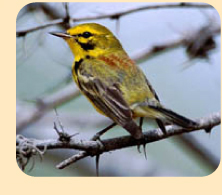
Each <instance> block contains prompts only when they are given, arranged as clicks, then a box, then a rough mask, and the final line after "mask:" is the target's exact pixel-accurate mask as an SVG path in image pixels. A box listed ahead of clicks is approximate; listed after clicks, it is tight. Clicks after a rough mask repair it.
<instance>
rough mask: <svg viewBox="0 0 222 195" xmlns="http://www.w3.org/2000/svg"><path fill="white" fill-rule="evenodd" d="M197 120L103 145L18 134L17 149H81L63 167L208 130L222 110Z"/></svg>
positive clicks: (218, 122) (216, 121)
mask: <svg viewBox="0 0 222 195" xmlns="http://www.w3.org/2000/svg"><path fill="white" fill-rule="evenodd" d="M195 121H196V122H197V124H198V125H197V126H196V127H194V128H192V129H189V130H188V129H184V128H182V127H179V126H176V125H168V126H166V130H167V135H164V134H162V133H161V132H160V131H159V129H154V130H151V131H147V132H145V133H144V139H143V140H135V139H133V138H132V137H131V136H122V137H118V138H112V139H105V140H102V145H101V143H99V142H97V141H83V140H77V139H75V138H73V139H70V141H68V142H61V141H59V140H33V139H27V138H24V137H22V139H21V136H17V139H16V145H17V146H16V151H17V153H19V154H26V151H32V150H28V148H29V147H31V148H36V149H37V150H44V149H45V150H50V149H61V148H69V149H76V150H81V152H80V153H78V154H76V155H74V156H72V157H70V158H68V159H66V160H65V161H63V162H61V163H60V164H58V165H57V168H59V169H63V168H65V167H67V166H68V165H70V164H72V163H74V162H76V161H78V160H80V159H83V158H85V157H87V156H95V155H100V154H102V153H104V152H109V151H113V150H118V149H122V148H127V147H132V146H137V145H141V144H147V143H151V142H156V141H160V140H162V139H166V138H168V137H172V136H175V135H180V134H183V133H188V132H193V131H198V130H201V129H208V130H209V129H212V128H213V127H215V126H217V125H219V124H220V123H221V115H220V112H217V113H213V114H210V115H209V116H207V117H203V118H199V119H197V120H195ZM24 143H26V144H25V146H26V147H23V148H22V149H21V146H24ZM26 156H27V154H26ZM28 156H31V154H29V155H28Z"/></svg>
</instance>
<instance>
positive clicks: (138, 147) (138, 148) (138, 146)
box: [137, 145, 141, 153]
mask: <svg viewBox="0 0 222 195" xmlns="http://www.w3.org/2000/svg"><path fill="white" fill-rule="evenodd" d="M137 150H138V152H139V153H141V150H140V145H137Z"/></svg>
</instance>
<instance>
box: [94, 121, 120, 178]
mask: <svg viewBox="0 0 222 195" xmlns="http://www.w3.org/2000/svg"><path fill="white" fill-rule="evenodd" d="M115 126H116V123H112V124H111V125H109V126H108V127H106V128H105V129H103V130H101V131H99V132H97V133H96V134H95V135H94V136H93V137H92V138H91V140H93V141H99V144H100V145H103V143H102V141H101V140H100V136H102V135H103V134H104V133H106V132H107V131H108V130H110V129H111V128H113V127H115ZM99 158H100V154H97V155H96V175H97V176H99Z"/></svg>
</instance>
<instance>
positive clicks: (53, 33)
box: [49, 32, 73, 39]
mask: <svg viewBox="0 0 222 195" xmlns="http://www.w3.org/2000/svg"><path fill="white" fill-rule="evenodd" d="M49 34H51V35H54V36H57V37H61V38H63V39H65V38H71V37H73V36H71V35H69V34H67V33H61V32H50V33H49Z"/></svg>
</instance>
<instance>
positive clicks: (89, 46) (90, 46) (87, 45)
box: [77, 41, 95, 51]
mask: <svg viewBox="0 0 222 195" xmlns="http://www.w3.org/2000/svg"><path fill="white" fill-rule="evenodd" d="M77 43H78V44H79V45H80V46H81V47H82V48H83V49H84V50H85V51H88V50H93V49H94V47H95V45H94V44H92V43H81V42H79V41H77Z"/></svg>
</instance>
